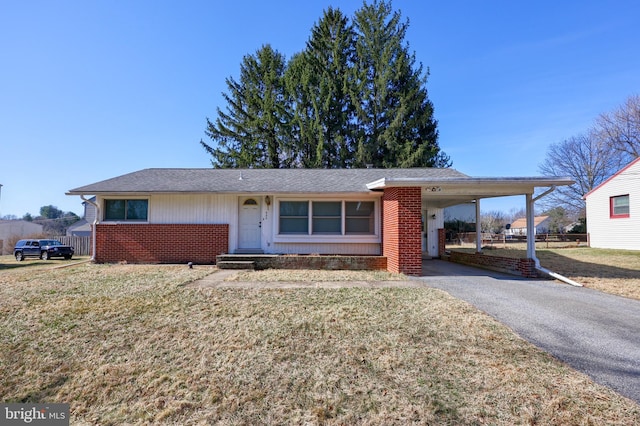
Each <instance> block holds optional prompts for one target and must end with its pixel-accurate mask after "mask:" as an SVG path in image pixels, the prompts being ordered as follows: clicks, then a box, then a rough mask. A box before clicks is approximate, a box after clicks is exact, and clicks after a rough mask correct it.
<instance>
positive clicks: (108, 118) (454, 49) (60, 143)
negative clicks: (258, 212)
mask: <svg viewBox="0 0 640 426" xmlns="http://www.w3.org/2000/svg"><path fill="white" fill-rule="evenodd" d="M361 5H362V3H361V2H360V1H340V2H338V1H331V0H324V1H316V0H307V1H299V0H296V1H255V2H253V1H246V0H234V1H224V2H223V1H204V0H202V1H190V0H185V1H179V2H178V1H142V0H139V1H125V0H120V1H106V0H97V1H66V0H61V1H48V0H47V1H5V2H3V3H2V4H0V184H2V185H3V187H2V192H1V198H0V215H7V214H14V215H17V216H18V217H21V216H22V215H24V214H25V213H27V212H29V213H31V214H33V215H37V214H38V213H39V209H40V207H41V206H43V205H49V204H52V205H54V206H57V207H58V208H59V209H61V210H64V211H73V212H75V213H78V214H81V213H82V206H81V200H80V198H79V197H70V196H66V195H65V192H66V191H67V190H69V189H72V188H76V187H79V186H83V185H86V184H90V183H93V182H97V181H100V180H103V179H108V178H111V177H115V176H118V175H121V174H124V173H129V172H132V171H136V170H140V169H144V168H149V167H210V160H209V157H208V155H207V153H206V152H205V151H204V150H203V149H202V147H201V146H200V144H199V141H200V139H202V138H206V136H205V135H204V130H205V124H206V122H205V120H206V117H210V118H214V117H215V115H216V108H217V107H224V106H225V104H224V103H223V101H222V97H221V93H222V92H223V91H226V86H225V82H224V81H225V78H226V77H229V76H234V77H237V75H238V70H239V65H240V62H241V60H242V57H243V56H244V55H247V54H251V53H254V52H255V51H256V50H257V49H259V48H260V47H261V46H262V45H263V44H267V43H269V44H271V45H272V46H273V47H274V48H275V49H277V50H279V51H280V52H282V53H283V54H285V55H286V56H287V58H290V57H291V55H292V54H294V53H296V52H299V51H300V50H302V49H303V48H304V45H305V42H306V40H307V38H308V37H309V34H310V29H311V27H312V25H313V24H314V23H315V22H316V21H318V19H319V18H320V17H321V16H322V11H323V9H325V8H327V7H328V6H334V7H339V8H340V9H341V10H342V11H343V12H344V13H345V14H346V15H348V16H352V15H353V12H354V11H355V10H356V9H358V8H359V7H360V6H361ZM393 6H394V8H395V9H399V10H400V11H401V12H402V15H403V17H405V18H409V20H410V29H409V32H408V35H407V41H408V42H409V44H410V48H411V50H413V51H415V52H416V55H417V58H418V60H419V61H420V62H422V63H423V64H424V66H425V67H429V68H430V71H431V76H430V77H429V81H428V86H427V88H428V90H429V95H430V98H431V100H432V101H433V103H434V105H435V115H436V119H437V120H438V121H439V131H440V140H439V142H440V146H441V147H442V149H443V150H444V151H446V152H447V153H448V154H449V155H450V156H451V158H452V160H453V167H454V168H456V169H458V170H460V171H461V172H463V173H466V174H468V175H471V176H536V175H538V174H539V173H538V164H539V163H540V162H542V160H543V159H544V156H545V151H546V148H547V146H548V145H549V144H551V143H554V142H558V141H561V140H563V139H565V138H568V137H570V136H573V135H577V134H579V133H580V132H582V131H584V130H586V129H587V128H588V127H589V126H590V125H591V123H592V122H593V120H594V119H595V118H596V116H597V115H598V114H599V113H602V112H606V111H609V110H611V109H613V108H615V107H617V106H619V105H620V104H622V103H623V102H624V101H625V99H626V98H627V97H628V96H630V95H632V94H634V93H638V92H640V55H639V54H638V53H639V46H640V26H639V25H638V18H639V17H640V3H638V2H636V1H633V0H628V1H616V0H609V1H592V0H586V1H579V2H578V1H546V0H545V1H536V2H520V1H513V0H510V1H490V2H486V1H485V2H480V1H456V0H452V1H446V2H445V1H439V2H436V1H418V0H413V1H409V0H396V1H394V2H393ZM521 205H524V201H523V200H521V199H520V198H518V199H515V200H512V199H503V200H500V201H498V202H492V203H490V202H485V203H483V205H482V207H483V210H488V209H502V210H504V211H505V212H508V211H509V209H511V208H514V207H520V206H521Z"/></svg>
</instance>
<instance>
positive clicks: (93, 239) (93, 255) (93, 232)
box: [80, 195, 100, 262]
mask: <svg viewBox="0 0 640 426" xmlns="http://www.w3.org/2000/svg"><path fill="white" fill-rule="evenodd" d="M80 198H82V200H83V201H84V202H86V203H89V204H91V205H92V206H93V207H95V208H96V217H95V218H94V219H93V224H92V227H91V262H95V261H96V225H97V224H98V218H99V217H100V206H99V205H98V204H97V203H94V202H93V201H91V200H88V199H86V198H84V195H81V196H80Z"/></svg>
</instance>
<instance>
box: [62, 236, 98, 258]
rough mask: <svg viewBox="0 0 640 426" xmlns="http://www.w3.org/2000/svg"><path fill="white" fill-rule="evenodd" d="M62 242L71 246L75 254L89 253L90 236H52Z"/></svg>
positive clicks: (87, 254) (85, 254)
mask: <svg viewBox="0 0 640 426" xmlns="http://www.w3.org/2000/svg"><path fill="white" fill-rule="evenodd" d="M54 238H55V239H56V240H58V241H60V242H61V243H62V244H65V245H68V246H72V247H73V248H74V249H75V255H76V256H89V255H91V237H77V236H71V237H70V236H66V235H64V236H60V237H54Z"/></svg>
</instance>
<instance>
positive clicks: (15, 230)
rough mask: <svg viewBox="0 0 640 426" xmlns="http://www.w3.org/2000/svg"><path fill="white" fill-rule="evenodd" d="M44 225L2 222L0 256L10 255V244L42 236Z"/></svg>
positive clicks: (11, 221) (0, 226)
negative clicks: (22, 239)
mask: <svg viewBox="0 0 640 426" xmlns="http://www.w3.org/2000/svg"><path fill="white" fill-rule="evenodd" d="M42 232H43V230H42V225H40V224H38V223H33V222H29V221H27V220H0V254H10V253H9V249H10V247H9V242H10V241H11V242H15V241H12V240H16V241H17V240H19V239H21V238H28V237H31V236H34V235H38V234H42Z"/></svg>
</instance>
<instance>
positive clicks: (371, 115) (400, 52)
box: [200, 0, 451, 168]
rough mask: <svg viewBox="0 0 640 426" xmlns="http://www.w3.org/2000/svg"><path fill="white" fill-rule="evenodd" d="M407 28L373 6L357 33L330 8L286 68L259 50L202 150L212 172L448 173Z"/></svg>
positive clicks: (359, 15)
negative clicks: (240, 169)
mask: <svg viewBox="0 0 640 426" xmlns="http://www.w3.org/2000/svg"><path fill="white" fill-rule="evenodd" d="M407 28H408V22H404V23H403V22H401V16H400V13H399V12H392V8H391V4H390V3H387V2H384V1H383V2H380V1H378V0H376V1H374V3H373V4H371V5H367V4H364V5H363V7H362V8H361V9H360V10H359V11H357V12H356V14H355V18H354V24H353V25H352V24H351V23H350V22H349V20H348V19H347V18H346V17H345V16H344V15H343V14H342V12H340V10H338V9H333V8H329V9H327V10H325V11H324V13H323V16H322V18H321V19H320V21H319V22H318V23H316V24H315V25H314V26H313V28H312V31H311V36H310V38H309V40H308V42H307V44H306V48H305V50H304V51H303V52H301V53H298V54H296V55H294V56H293V57H292V59H291V61H290V62H289V63H288V64H287V65H286V67H285V60H284V57H283V56H282V55H280V54H279V53H278V52H277V51H274V50H273V49H272V48H271V47H270V46H268V45H267V46H263V47H262V49H260V50H259V51H258V52H257V53H256V54H255V55H249V56H245V57H244V58H243V61H242V64H241V67H240V78H239V81H236V80H234V79H233V78H228V79H227V80H226V83H227V87H228V93H226V94H225V93H223V96H224V99H225V101H226V102H227V107H226V112H223V111H222V110H221V109H220V108H218V110H217V113H218V118H217V119H216V120H215V122H211V121H209V119H207V130H206V132H205V133H206V134H207V135H208V136H209V137H210V138H211V139H212V141H213V142H214V144H212V145H208V144H206V143H205V142H203V141H200V143H201V144H202V146H203V147H204V148H205V149H206V150H207V152H209V154H211V156H212V157H213V159H212V164H213V166H214V167H305V168H335V167H343V168H346V167H365V166H366V165H368V164H372V165H374V166H376V167H432V166H435V167H449V166H450V165H451V161H450V159H449V157H448V156H447V155H446V154H445V153H444V152H442V151H440V147H439V146H438V142H437V140H438V131H437V122H436V120H435V119H434V118H433V104H432V103H431V101H430V100H429V98H428V96H427V89H426V81H427V76H428V72H424V71H423V68H422V65H421V64H416V59H415V55H414V54H411V53H409V50H408V45H407V44H406V42H405V41H404V38H405V35H406V31H407Z"/></svg>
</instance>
